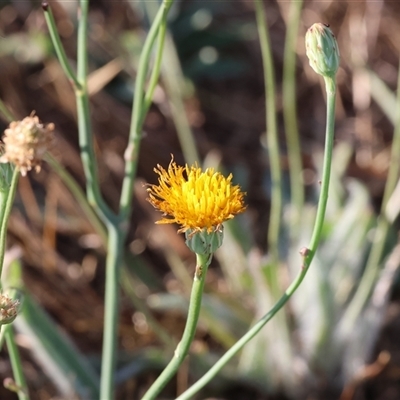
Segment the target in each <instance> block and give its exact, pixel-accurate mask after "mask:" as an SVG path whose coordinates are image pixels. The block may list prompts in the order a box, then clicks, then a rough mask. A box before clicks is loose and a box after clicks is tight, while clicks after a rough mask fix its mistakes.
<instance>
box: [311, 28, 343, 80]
mask: <svg viewBox="0 0 400 400" xmlns="http://www.w3.org/2000/svg"><path fill="white" fill-rule="evenodd" d="M306 54H307V57H308V59H309V60H310V65H311V67H312V69H313V70H314V71H315V72H316V73H317V74H320V75H322V76H323V77H325V78H333V77H334V76H335V75H336V72H337V70H338V68H339V62H340V55H339V47H338V44H337V42H336V38H335V35H334V34H333V33H332V31H331V30H330V29H329V27H328V26H327V25H324V24H321V23H317V24H314V25H313V26H311V28H309V29H308V31H307V33H306Z"/></svg>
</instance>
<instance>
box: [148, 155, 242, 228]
mask: <svg viewBox="0 0 400 400" xmlns="http://www.w3.org/2000/svg"><path fill="white" fill-rule="evenodd" d="M154 172H156V173H157V174H158V175H159V178H158V185H150V188H148V189H147V191H148V193H149V198H148V201H149V202H150V203H151V204H152V205H153V206H154V207H155V208H157V209H158V210H160V211H162V212H163V213H164V214H163V216H164V218H162V219H161V220H160V221H157V222H156V223H158V224H172V223H175V222H176V223H177V224H179V225H181V226H182V228H181V229H179V231H178V232H186V231H188V230H191V231H192V232H193V233H195V232H200V231H202V230H203V229H206V230H207V232H212V231H215V230H218V229H219V228H220V226H221V224H222V223H223V222H224V221H227V220H229V219H232V218H233V217H234V216H235V215H236V214H239V213H241V212H243V211H244V210H245V209H246V206H245V205H244V193H243V192H242V191H241V190H240V187H239V186H237V185H236V186H234V185H232V182H231V181H232V174H230V175H229V176H228V177H227V178H225V177H224V176H223V175H222V174H220V173H219V172H215V171H214V168H207V169H206V171H205V172H202V171H201V168H198V167H197V165H195V166H191V167H189V166H188V165H186V166H185V167H179V166H177V165H176V164H175V162H174V161H173V160H172V161H171V163H170V164H169V167H168V170H165V169H164V168H163V167H161V166H160V165H157V168H154ZM167 215H169V216H170V217H171V218H166V216H167Z"/></svg>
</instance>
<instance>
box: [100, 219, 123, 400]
mask: <svg viewBox="0 0 400 400" xmlns="http://www.w3.org/2000/svg"><path fill="white" fill-rule="evenodd" d="M107 228H108V243H107V249H108V252H107V259H106V287H105V299H104V307H105V309H104V330H103V335H104V336H103V351H102V360H101V382H100V399H110V400H111V399H112V398H113V392H114V371H115V365H116V349H117V339H118V335H117V333H118V300H119V290H118V289H119V286H118V282H119V278H120V270H121V261H122V252H123V244H124V239H125V234H124V233H123V232H122V229H120V228H119V227H118V226H115V225H113V224H109V225H108V226H107Z"/></svg>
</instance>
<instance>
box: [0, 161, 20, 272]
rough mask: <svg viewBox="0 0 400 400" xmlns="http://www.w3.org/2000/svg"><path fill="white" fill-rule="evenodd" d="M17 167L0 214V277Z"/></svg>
mask: <svg viewBox="0 0 400 400" xmlns="http://www.w3.org/2000/svg"><path fill="white" fill-rule="evenodd" d="M19 174H20V172H19V169H18V168H14V171H13V176H12V178H11V185H10V190H9V192H8V195H7V201H6V203H5V205H4V209H3V210H1V211H2V215H1V226H0V277H1V274H2V272H3V263H4V255H5V251H6V236H7V225H8V218H9V216H10V213H11V209H12V206H13V203H14V198H15V193H16V191H17V186H18V179H19Z"/></svg>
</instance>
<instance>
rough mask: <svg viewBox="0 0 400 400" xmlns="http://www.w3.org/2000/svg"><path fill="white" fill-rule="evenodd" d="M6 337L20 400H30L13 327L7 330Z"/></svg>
mask: <svg viewBox="0 0 400 400" xmlns="http://www.w3.org/2000/svg"><path fill="white" fill-rule="evenodd" d="M5 337H6V343H7V349H8V354H9V356H10V360H11V366H12V369H13V374H14V380H15V383H16V385H17V387H18V391H17V394H18V399H19V400H29V394H28V386H27V384H26V380H25V375H24V372H23V370H22V363H21V357H20V355H19V351H18V347H17V345H16V344H15V339H14V331H13V329H12V327H11V326H10V327H8V328H7V330H6V332H5Z"/></svg>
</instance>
